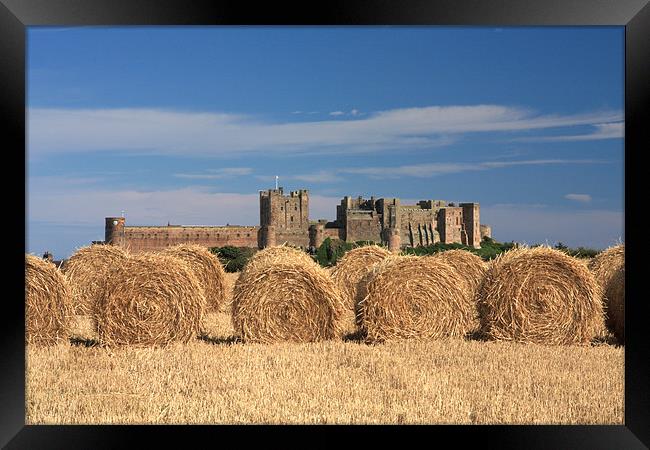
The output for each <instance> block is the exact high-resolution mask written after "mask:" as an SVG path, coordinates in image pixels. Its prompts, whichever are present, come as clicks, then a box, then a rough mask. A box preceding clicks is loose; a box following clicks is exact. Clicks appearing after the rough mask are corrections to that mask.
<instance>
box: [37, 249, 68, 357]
mask: <svg viewBox="0 0 650 450" xmlns="http://www.w3.org/2000/svg"><path fill="white" fill-rule="evenodd" d="M25 303H26V308H25V316H26V322H25V341H26V342H27V343H28V344H34V345H52V344H56V343H58V342H61V341H65V340H67V339H68V333H69V331H70V325H71V320H72V314H73V311H72V296H71V292H70V287H69V286H68V282H67V281H66V279H65V277H64V276H63V275H62V274H61V272H60V271H59V270H58V269H57V268H56V266H55V265H54V264H52V263H51V262H49V261H45V260H44V259H41V258H39V257H37V256H34V255H28V254H25Z"/></svg>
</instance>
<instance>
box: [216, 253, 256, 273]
mask: <svg viewBox="0 0 650 450" xmlns="http://www.w3.org/2000/svg"><path fill="white" fill-rule="evenodd" d="M210 251H211V252H212V253H214V254H215V255H217V257H218V258H219V260H220V261H221V264H223V268H224V270H225V271H226V272H229V273H232V272H239V271H240V270H242V269H243V268H244V266H245V265H246V263H247V262H248V260H249V259H250V258H251V257H252V256H253V255H254V254H255V252H257V249H256V248H251V247H233V246H226V247H212V248H211V249H210Z"/></svg>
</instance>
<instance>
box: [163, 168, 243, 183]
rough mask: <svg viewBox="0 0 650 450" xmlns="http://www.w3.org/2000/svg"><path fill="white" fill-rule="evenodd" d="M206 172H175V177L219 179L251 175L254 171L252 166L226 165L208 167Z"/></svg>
mask: <svg viewBox="0 0 650 450" xmlns="http://www.w3.org/2000/svg"><path fill="white" fill-rule="evenodd" d="M206 172H208V173H175V174H174V177H176V178H188V179H194V180H219V179H223V178H233V177H237V176H244V175H250V174H251V173H253V169H251V168H250V167H225V168H222V169H207V170H206Z"/></svg>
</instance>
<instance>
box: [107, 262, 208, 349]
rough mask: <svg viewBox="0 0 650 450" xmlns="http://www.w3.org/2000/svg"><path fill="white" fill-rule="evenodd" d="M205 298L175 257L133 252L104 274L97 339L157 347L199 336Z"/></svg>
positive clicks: (186, 269)
mask: <svg viewBox="0 0 650 450" xmlns="http://www.w3.org/2000/svg"><path fill="white" fill-rule="evenodd" d="M205 308H206V300H205V296H204V293H203V288H201V286H200V283H199V281H198V279H197V278H196V276H195V275H194V273H193V272H192V270H191V269H190V268H189V267H187V266H186V265H184V264H182V263H181V262H180V261H179V260H178V259H177V258H173V257H170V256H163V255H159V254H143V255H138V256H133V257H131V258H129V259H127V260H125V261H123V262H122V264H121V265H119V266H115V267H113V268H112V269H111V270H110V271H109V272H108V274H107V277H106V283H105V285H104V290H103V291H102V293H101V295H100V296H99V299H98V301H97V303H96V304H95V313H94V317H95V322H96V324H97V333H98V336H99V339H100V341H101V342H103V343H105V344H107V345H109V346H112V345H123V344H129V345H136V346H162V345H166V344H169V343H171V342H174V341H180V342H189V341H190V340H192V339H194V338H196V337H197V336H198V335H199V334H201V332H202V330H201V326H202V320H203V316H204V313H205Z"/></svg>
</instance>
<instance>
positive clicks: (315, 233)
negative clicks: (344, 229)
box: [309, 223, 325, 248]
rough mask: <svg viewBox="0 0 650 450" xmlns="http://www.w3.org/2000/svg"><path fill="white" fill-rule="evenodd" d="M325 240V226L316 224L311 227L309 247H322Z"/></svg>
mask: <svg viewBox="0 0 650 450" xmlns="http://www.w3.org/2000/svg"><path fill="white" fill-rule="evenodd" d="M324 240H325V224H324V223H316V224H314V225H311V226H310V227H309V246H310V247H316V248H318V247H320V246H321V245H322V244H323V241H324Z"/></svg>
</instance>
